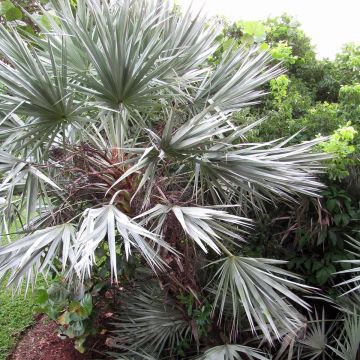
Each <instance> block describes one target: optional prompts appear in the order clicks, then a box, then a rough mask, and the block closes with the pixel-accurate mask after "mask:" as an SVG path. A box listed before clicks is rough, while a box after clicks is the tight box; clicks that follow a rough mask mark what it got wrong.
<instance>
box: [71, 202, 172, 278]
mask: <svg viewBox="0 0 360 360" xmlns="http://www.w3.org/2000/svg"><path fill="white" fill-rule="evenodd" d="M116 230H117V231H118V233H119V235H120V236H121V241H122V244H123V245H124V253H125V255H126V258H128V257H129V256H130V255H131V248H135V249H136V250H138V251H139V252H140V253H141V255H142V256H143V257H144V258H145V259H146V261H147V262H148V264H149V265H150V266H151V267H152V268H154V269H155V268H159V269H163V268H164V265H165V262H164V261H163V260H162V258H161V256H160V254H159V253H158V251H157V249H156V247H163V248H165V249H166V250H168V251H172V252H175V251H174V250H173V249H172V248H171V246H169V245H168V244H167V243H166V242H164V241H163V240H162V239H161V238H160V237H159V236H157V235H155V234H153V233H151V232H150V231H148V230H146V229H145V228H143V227H142V226H140V225H138V224H136V223H135V222H134V221H132V220H131V219H130V218H129V217H128V216H127V215H125V214H124V213H122V212H121V211H120V210H119V209H117V208H116V207H115V206H113V205H106V206H103V207H101V208H98V209H88V210H86V211H85V213H84V220H83V222H82V224H81V226H80V229H79V233H78V238H77V255H76V257H77V264H76V269H77V270H78V271H79V273H80V274H81V277H82V278H83V277H84V276H85V274H87V275H88V276H91V266H92V264H93V263H94V261H95V250H96V248H97V247H98V246H99V244H100V243H101V242H102V241H103V240H104V239H105V237H107V241H108V244H109V253H110V263H111V272H112V274H111V277H114V278H115V279H117V266H116V253H117V245H116Z"/></svg>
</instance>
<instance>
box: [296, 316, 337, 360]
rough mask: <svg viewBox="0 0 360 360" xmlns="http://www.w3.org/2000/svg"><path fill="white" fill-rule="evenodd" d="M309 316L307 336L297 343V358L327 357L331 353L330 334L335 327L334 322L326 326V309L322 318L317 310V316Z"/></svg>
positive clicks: (312, 359)
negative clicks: (329, 347) (329, 348)
mask: <svg viewBox="0 0 360 360" xmlns="http://www.w3.org/2000/svg"><path fill="white" fill-rule="evenodd" d="M309 317H310V320H309V322H308V325H307V329H306V335H305V338H304V339H302V340H301V339H300V340H299V341H298V343H297V348H298V352H297V359H298V360H300V359H310V360H315V359H320V358H321V359H326V357H327V356H329V355H330V354H329V351H328V345H329V334H330V333H331V331H332V330H333V328H334V323H333V324H332V325H331V326H326V317H325V311H324V309H323V311H322V317H321V318H319V315H318V313H317V312H315V318H313V317H312V316H311V315H309Z"/></svg>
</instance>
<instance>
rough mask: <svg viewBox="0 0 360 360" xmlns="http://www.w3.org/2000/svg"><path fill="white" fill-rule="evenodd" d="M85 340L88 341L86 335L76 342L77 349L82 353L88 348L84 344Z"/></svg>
mask: <svg viewBox="0 0 360 360" xmlns="http://www.w3.org/2000/svg"><path fill="white" fill-rule="evenodd" d="M85 341H86V336H81V337H80V338H78V339H76V340H75V342H74V344H75V349H76V350H77V351H78V352H79V353H81V354H83V353H84V352H85V350H86V349H85V346H84V344H85Z"/></svg>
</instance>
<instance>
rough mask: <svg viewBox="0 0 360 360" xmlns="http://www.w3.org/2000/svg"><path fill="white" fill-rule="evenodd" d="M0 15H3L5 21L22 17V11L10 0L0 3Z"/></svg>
mask: <svg viewBox="0 0 360 360" xmlns="http://www.w3.org/2000/svg"><path fill="white" fill-rule="evenodd" d="M0 15H2V16H4V17H5V19H6V20H7V21H14V20H21V19H22V17H23V14H22V11H21V10H20V9H19V8H17V7H16V6H15V5H14V4H13V3H12V2H11V1H10V0H5V1H2V2H1V3H0Z"/></svg>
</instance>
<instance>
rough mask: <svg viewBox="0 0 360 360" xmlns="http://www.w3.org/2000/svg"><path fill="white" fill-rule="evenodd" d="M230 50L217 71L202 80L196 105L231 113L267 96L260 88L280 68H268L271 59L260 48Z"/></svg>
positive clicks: (195, 101) (275, 74)
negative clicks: (210, 106) (209, 106)
mask: <svg viewBox="0 0 360 360" xmlns="http://www.w3.org/2000/svg"><path fill="white" fill-rule="evenodd" d="M232 50H233V49H231V48H229V49H228V51H227V52H226V53H225V54H224V55H223V58H222V60H221V62H220V64H219V65H218V66H217V68H216V69H215V71H213V72H211V73H209V75H208V76H207V77H206V78H205V79H204V80H203V81H202V83H201V86H200V87H199V89H198V91H197V94H196V96H195V100H194V104H195V105H198V104H201V105H202V107H207V106H208V105H207V104H208V103H210V104H211V105H212V106H213V107H214V108H218V109H220V110H221V111H223V112H225V113H228V112H233V111H237V110H240V109H241V108H242V107H245V106H249V105H251V104H254V103H256V102H258V100H259V97H261V96H262V95H264V94H265V93H264V92H263V91H261V90H259V87H260V86H261V85H262V84H264V83H266V82H268V81H270V80H271V79H272V78H274V77H276V76H278V75H279V74H281V72H282V70H281V69H280V68H279V67H278V66H275V67H274V66H271V65H269V64H270V62H269V60H270V56H269V54H268V53H266V52H264V51H259V50H258V49H257V48H254V49H252V50H251V51H248V50H246V49H244V48H240V49H239V50H237V51H235V52H234V51H232Z"/></svg>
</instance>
